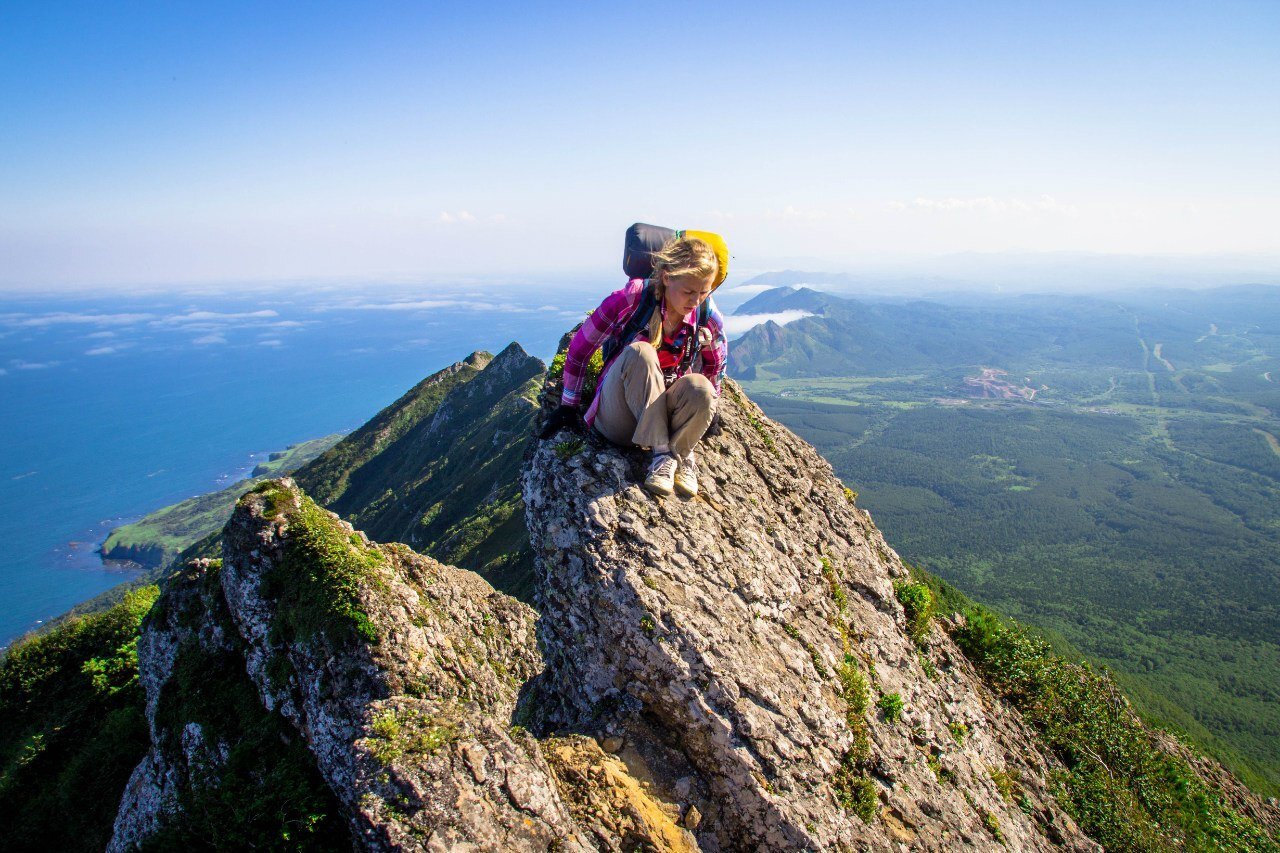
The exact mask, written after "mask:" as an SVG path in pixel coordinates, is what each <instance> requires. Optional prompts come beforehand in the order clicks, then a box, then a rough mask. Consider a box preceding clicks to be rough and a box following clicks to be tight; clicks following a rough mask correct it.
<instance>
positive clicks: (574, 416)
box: [538, 405, 584, 439]
mask: <svg viewBox="0 0 1280 853" xmlns="http://www.w3.org/2000/svg"><path fill="white" fill-rule="evenodd" d="M583 426H584V425H583V423H582V413H581V412H579V411H578V407H577V406H563V405H562V406H560V407H559V408H558V409H556V410H555V411H554V412H552V413H551V417H549V418H547V422H546V423H545V424H544V425H543V427H542V432H540V433H538V438H541V439H547V438H551V436H553V435H555V434H556V433H557V432H559V431H560V430H562V429H565V428H566V427H567V428H568V429H571V430H573V431H575V432H578V431H580V430H582V428H583Z"/></svg>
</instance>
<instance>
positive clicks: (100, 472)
mask: <svg viewBox="0 0 1280 853" xmlns="http://www.w3.org/2000/svg"><path fill="white" fill-rule="evenodd" d="M604 290H605V288H601V287H598V286H597V287H595V288H590V287H587V286H575V285H566V284H558V285H557V286H556V288H555V291H554V292H555V295H554V296H550V297H549V296H548V292H549V291H548V289H547V288H544V287H525V288H516V287H511V288H507V289H500V290H494V289H492V288H490V289H485V290H481V291H479V292H475V291H463V290H462V289H454V290H450V291H442V290H441V289H439V288H433V289H432V290H431V293H430V295H429V296H424V295H423V294H422V293H421V292H418V293H409V292H400V293H388V292H386V291H382V292H369V291H364V292H360V293H356V294H353V293H351V292H349V291H347V292H340V291H336V290H327V291H312V292H297V291H292V292H290V291H283V290H281V291H275V292H263V293H255V294H239V295H220V294H214V293H208V294H182V295H177V296H175V295H163V296H128V297H120V296H112V297H98V298H85V297H64V298H49V297H34V296H33V297H15V296H0V543H3V548H2V549H0V601H3V602H4V607H3V609H2V610H0V643H8V642H10V641H11V640H12V639H13V638H15V637H17V636H19V635H21V634H22V633H23V632H24V631H26V630H28V629H30V628H32V627H35V626H36V625H38V624H39V623H40V622H41V621H42V620H46V619H49V618H50V617H53V616H56V615H58V614H60V613H63V612H65V611H66V610H67V609H69V608H70V607H72V606H74V605H75V604H77V603H79V602H81V601H83V600H85V599H87V598H90V597H92V596H94V595H96V594H98V593H99V592H102V591H104V590H106V589H108V588H110V587H111V586H114V585H115V584H117V583H119V582H120V581H122V580H124V579H126V578H128V577H129V576H130V575H129V573H128V572H126V571H124V570H119V569H111V568H107V567H104V566H103V565H102V563H101V561H100V560H99V558H98V555H97V553H96V548H97V546H98V545H100V544H101V542H102V540H103V539H105V538H106V535H107V534H108V533H109V532H110V530H111V528H112V527H114V526H116V525H118V524H121V523H124V522H125V521H129V520H132V519H135V518H137V517H139V516H141V515H144V514H146V513H147V512H150V511H152V510H154V509H156V508H158V507H161V506H164V505H166V504H170V503H173V502H175V501H178V500H181V499H183V498H186V497H190V496H191V495H195V494H201V493H203V492H207V491H210V490H213V489H215V488H220V487H222V486H224V485H227V484H229V483H230V482H233V481H234V480H235V479H237V478H239V477H241V476H243V475H245V474H246V473H247V472H248V471H249V470H251V469H252V467H253V465H254V464H256V462H257V461H259V460H261V459H262V458H263V457H264V456H265V455H266V454H267V453H268V452H270V451H272V450H278V449H280V448H283V447H285V446H287V445H289V444H292V443H294V442H298V441H303V440H306V439H308V438H314V437H318V436H322V435H327V434H329V433H333V432H340V431H346V430H351V429H354V428H355V427H358V426H359V425H361V424H362V423H364V422H365V421H366V420H368V419H369V418H370V417H371V416H373V415H374V414H375V413H376V412H377V411H378V410H379V409H380V408H382V407H383V406H385V405H387V404H388V403H390V402H391V401H393V400H394V399H396V397H398V396H399V395H400V394H402V393H404V392H405V391H406V390H408V389H409V388H410V387H411V386H412V385H413V384H414V383H416V382H417V381H418V380H420V379H422V378H423V377H424V376H426V375H428V374H430V373H432V372H434V371H436V370H438V369H440V368H441V367H444V366H445V365H447V364H450V363H452V362H454V361H458V360H460V359H462V358H464V357H465V356H466V355H467V354H468V353H470V352H471V351H473V350H477V349H487V350H489V351H491V352H497V351H498V350H500V349H501V348H502V347H504V346H506V345H507V344H508V343H509V342H511V341H512V340H518V341H519V342H520V343H521V344H522V345H523V346H524V347H525V349H526V350H528V351H529V352H530V353H531V354H533V355H536V356H538V357H540V358H543V359H544V360H546V359H548V358H549V356H550V355H551V354H552V353H553V352H554V351H555V345H556V342H557V341H558V339H559V336H560V335H561V333H562V332H563V331H564V330H565V329H567V328H568V327H570V326H572V325H573V323H575V322H576V320H577V318H579V317H581V316H582V311H583V310H585V309H587V308H590V307H592V306H593V303H594V301H595V300H596V299H598V297H599V296H600V295H601V294H602V293H603V291H604Z"/></svg>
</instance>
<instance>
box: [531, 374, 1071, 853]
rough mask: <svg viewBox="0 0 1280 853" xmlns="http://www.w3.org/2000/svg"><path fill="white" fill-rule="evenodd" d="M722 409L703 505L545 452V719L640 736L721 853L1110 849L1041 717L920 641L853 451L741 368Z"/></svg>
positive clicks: (600, 452)
mask: <svg viewBox="0 0 1280 853" xmlns="http://www.w3.org/2000/svg"><path fill="white" fill-rule="evenodd" d="M720 412H721V418H722V423H723V426H722V429H721V432H720V434H719V435H716V436H711V437H708V438H706V439H704V441H703V443H702V446H701V450H700V451H699V465H700V469H701V476H700V482H701V483H702V484H703V487H702V494H701V495H700V496H699V497H698V498H696V499H694V500H679V499H674V498H668V499H655V498H653V497H652V496H650V495H648V494H647V493H646V492H644V491H643V490H642V489H641V488H640V487H639V486H638V485H637V484H638V482H639V480H640V479H641V478H642V463H643V459H641V458H640V457H639V456H638V455H633V454H627V453H622V452H619V451H617V450H614V449H596V448H594V447H592V446H591V445H590V444H589V443H587V442H584V441H582V440H581V439H579V438H576V437H574V436H572V435H570V434H568V433H567V432H565V433H562V434H561V435H560V437H559V439H558V440H552V441H546V442H542V443H541V444H540V445H539V446H538V447H537V448H536V449H535V451H534V453H533V455H532V457H531V459H530V460H529V462H528V464H527V465H526V468H525V474H524V498H525V504H526V508H527V509H526V512H527V518H528V521H529V530H530V537H531V540H532V541H533V543H534V545H535V548H536V554H537V565H538V570H539V577H538V586H537V589H538V599H537V603H538V606H539V609H540V612H541V614H542V618H541V619H540V620H539V623H538V626H539V634H540V639H541V643H542V647H543V649H544V654H545V655H546V659H547V671H546V673H545V674H544V676H543V679H544V683H543V684H542V685H540V689H541V691H542V695H543V696H544V697H545V701H544V702H543V703H542V704H541V707H542V709H543V711H544V713H545V715H546V719H545V722H544V725H545V726H546V727H548V728H552V729H555V728H564V727H569V728H575V729H579V730H585V731H593V732H597V733H600V734H601V735H602V736H604V737H616V738H619V739H621V740H622V741H624V742H626V743H628V744H629V746H630V747H631V749H630V750H629V751H630V752H631V753H632V754H633V755H634V756H635V760H636V761H637V763H643V764H645V769H646V772H647V773H648V774H649V775H650V776H652V777H653V778H654V784H655V787H657V788H659V789H664V790H665V791H666V792H667V796H669V797H671V798H672V799H675V800H677V801H679V802H681V803H682V806H683V807H684V808H686V809H696V810H697V811H698V812H699V814H700V816H701V819H700V822H699V825H698V828H697V840H698V843H699V845H700V846H701V847H702V848H703V849H713V850H716V849H718V850H746V849H773V850H801V849H837V848H841V847H851V848H854V849H857V848H865V847H867V846H870V847H874V848H881V849H892V848H893V847H894V845H896V844H898V843H906V844H910V845H911V846H912V848H913V849H927V850H943V849H951V848H954V847H956V846H970V847H989V848H992V849H997V848H1000V847H1001V846H1002V844H1008V845H1010V846H1012V847H1013V848H1014V849H1025V850H1033V849H1048V848H1052V847H1055V846H1063V847H1065V848H1067V849H1074V850H1086V849H1095V848H1096V845H1094V844H1093V842H1091V841H1089V840H1088V839H1087V838H1085V837H1084V836H1083V834H1082V833H1081V832H1080V831H1079V830H1078V828H1077V827H1076V826H1075V824H1074V822H1073V821H1072V820H1071V818H1070V817H1068V816H1067V815H1066V814H1065V812H1063V811H1062V809H1061V808H1060V807H1059V806H1058V804H1057V803H1056V801H1055V800H1054V799H1053V797H1052V795H1051V794H1050V792H1049V787H1048V778H1049V774H1050V771H1051V770H1052V769H1053V768H1054V766H1055V763H1056V762H1055V761H1054V760H1053V759H1052V758H1050V757H1047V756H1045V755H1044V754H1042V753H1041V752H1040V751H1039V749H1038V748H1037V747H1036V742H1035V738H1034V735H1033V733H1032V732H1031V731H1030V730H1029V729H1028V728H1027V727H1026V726H1025V725H1024V724H1023V723H1022V722H1021V720H1020V718H1019V717H1018V715H1017V713H1016V712H1014V711H1012V710H1010V709H1008V708H1006V707H1005V706H1003V705H1002V704H1000V703H999V702H996V701H995V700H994V698H993V697H992V696H991V695H990V694H989V693H988V692H987V691H986V690H985V689H984V688H983V687H982V685H981V682H980V680H979V679H978V678H977V676H976V674H975V673H974V672H973V670H972V669H971V667H970V666H969V665H968V663H967V662H966V661H965V659H964V657H963V655H962V654H961V653H960V652H959V650H958V649H956V647H955V646H954V645H952V643H951V641H950V640H949V639H948V638H947V637H946V636H945V635H944V634H943V633H942V632H941V631H940V630H939V629H937V628H934V629H933V630H932V633H931V635H930V636H929V638H928V644H927V647H926V648H923V649H922V648H921V647H919V646H918V645H917V644H916V643H915V642H914V641H913V640H912V639H911V638H910V637H909V636H908V628H907V621H906V620H907V616H906V614H905V613H904V611H903V608H902V606H901V605H900V604H899V602H898V600H897V598H896V597H895V591H894V582H895V580H898V581H901V580H904V579H905V578H906V577H907V574H908V572H907V569H906V567H905V566H904V565H903V564H902V561H901V560H900V559H899V558H898V557H897V555H896V554H895V553H894V552H893V550H892V549H891V548H889V547H888V546H887V545H886V544H885V542H884V540H883V539H882V537H881V536H880V534H879V532H878V531H877V530H876V529H875V527H874V525H873V524H872V523H871V520H870V518H869V517H868V516H867V514H866V513H865V512H863V511H861V510H859V509H858V508H857V507H856V506H854V505H853V502H852V499H851V494H850V493H849V492H848V491H847V490H846V489H845V488H844V487H843V486H842V484H841V483H840V482H839V481H838V480H837V479H836V478H835V476H834V475H833V474H832V473H831V469H830V466H829V465H828V464H827V463H826V462H825V461H824V460H823V459H822V458H821V457H819V456H818V454H817V453H816V452H815V451H814V450H813V449H812V448H811V447H809V446H808V445H806V444H805V443H804V442H802V441H800V440H799V439H797V438H796V437H795V436H794V435H792V434H791V433H789V432H788V431H786V430H785V429H782V428H780V427H778V426H777V425H775V424H773V423H772V422H770V421H769V420H768V419H767V418H765V417H764V415H763V414H762V413H761V412H760V410H759V409H758V408H757V407H756V406H755V405H754V404H752V403H751V402H750V401H749V400H747V399H746V398H745V397H744V396H743V395H742V394H741V392H740V391H738V390H737V388H736V386H735V385H734V384H733V383H731V382H729V383H727V387H726V391H725V394H724V395H723V396H722V399H721V407H720ZM926 668H928V669H929V670H932V671H933V676H932V677H931V676H930V675H929V674H928V673H927V672H926ZM887 697H895V698H893V699H888V698H887ZM895 706H896V707H897V708H898V709H900V710H894V708H895ZM961 733H963V734H961ZM624 754H625V753H624ZM646 756H648V760H647V761H646V760H645V758H646ZM997 774H1004V777H1005V778H1017V779H1019V796H1018V801H1017V803H1015V802H1013V801H1012V800H1011V798H1007V797H1006V796H1005V795H1004V794H1003V793H1002V792H1001V791H1000V789H999V786H998V785H997V784H996V781H995V779H996V778H998V776H997ZM859 814H860V815H861V816H858V815H859Z"/></svg>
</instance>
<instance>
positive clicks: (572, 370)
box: [560, 279, 644, 406]
mask: <svg viewBox="0 0 1280 853" xmlns="http://www.w3.org/2000/svg"><path fill="white" fill-rule="evenodd" d="M643 288H644V280H643V279H632V280H631V281H629V282H627V286H626V287H624V288H622V289H621V290H615V291H614V292H613V293H610V294H609V295H608V296H606V297H605V298H604V301H603V302H601V303H600V307H598V308H596V310H594V311H592V312H591V316H590V317H588V318H587V319H586V321H585V322H583V324H582V326H581V327H580V328H579V329H578V333H577V334H576V335H574V336H573V340H572V341H570V342H569V349H568V351H567V352H566V353H565V358H564V390H563V391H561V393H560V404H561V405H563V406H577V405H580V404H581V403H582V400H581V399H579V397H578V395H579V393H581V391H582V381H583V378H584V373H583V368H584V367H585V366H586V363H587V362H588V361H589V360H590V359H591V356H592V355H594V354H595V351H596V350H597V349H598V348H599V347H600V344H601V342H602V341H603V340H604V339H605V338H606V337H607V336H608V335H609V334H610V333H611V332H614V331H615V329H616V328H617V326H618V324H619V323H621V322H623V321H625V319H626V318H627V317H630V316H631V312H632V311H634V310H635V307H636V305H637V304H638V303H639V301H640V292H641V290H642V289H643Z"/></svg>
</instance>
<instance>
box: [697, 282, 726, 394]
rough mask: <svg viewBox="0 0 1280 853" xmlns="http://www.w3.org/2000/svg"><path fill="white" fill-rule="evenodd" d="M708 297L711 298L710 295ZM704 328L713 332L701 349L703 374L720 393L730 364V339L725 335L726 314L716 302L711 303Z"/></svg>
mask: <svg viewBox="0 0 1280 853" xmlns="http://www.w3.org/2000/svg"><path fill="white" fill-rule="evenodd" d="M707 298H708V299H710V297H707ZM704 328H705V329H706V330H708V331H710V333H711V334H710V340H709V341H707V343H705V344H703V346H702V348H701V350H700V353H701V355H702V375H703V376H705V377H707V378H708V379H710V380H711V384H712V385H714V386H715V389H716V394H717V395H718V394H719V393H720V382H721V380H723V379H724V371H725V368H726V367H727V366H728V364H729V341H728V339H727V338H726V337H725V335H724V315H723V314H721V313H720V309H718V308H716V305H715V303H714V302H712V303H711V311H710V312H709V313H708V315H707V325H706V326H705V327H704Z"/></svg>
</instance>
